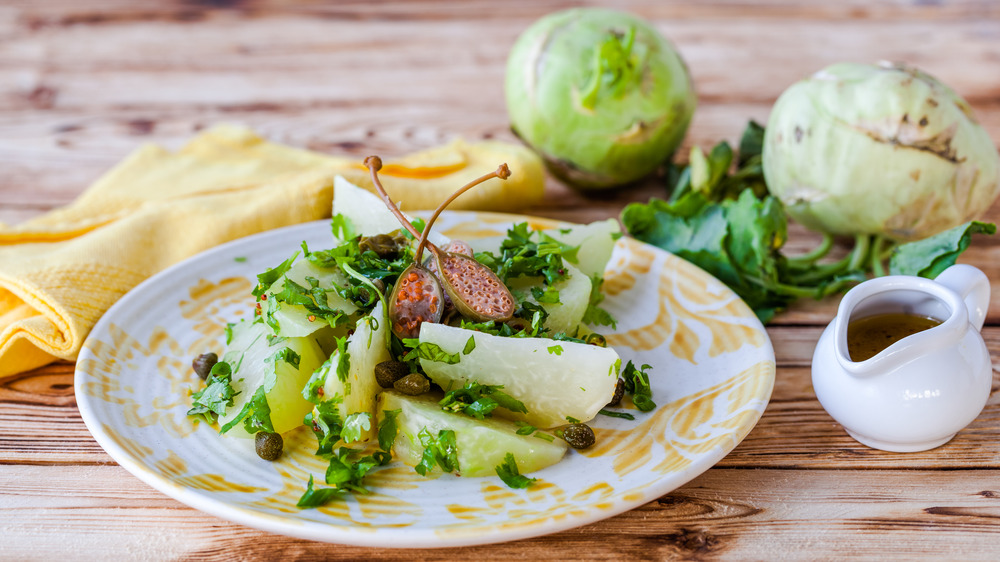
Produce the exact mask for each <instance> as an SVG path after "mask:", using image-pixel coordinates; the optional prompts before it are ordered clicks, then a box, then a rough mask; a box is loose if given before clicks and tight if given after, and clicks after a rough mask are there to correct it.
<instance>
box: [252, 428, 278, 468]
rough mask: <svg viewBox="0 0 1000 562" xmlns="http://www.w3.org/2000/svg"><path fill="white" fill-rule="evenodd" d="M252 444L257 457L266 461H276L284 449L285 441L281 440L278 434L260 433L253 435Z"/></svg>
mask: <svg viewBox="0 0 1000 562" xmlns="http://www.w3.org/2000/svg"><path fill="white" fill-rule="evenodd" d="M253 444H254V448H255V449H257V456H258V457H260V458H262V459H264V460H266V461H276V460H278V457H280V456H281V450H282V449H283V448H284V447H285V440H284V439H282V438H281V434H280V433H268V432H266V431H261V432H260V433H258V434H256V435H254V438H253Z"/></svg>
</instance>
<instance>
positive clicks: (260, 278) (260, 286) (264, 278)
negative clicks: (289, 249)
mask: <svg viewBox="0 0 1000 562" xmlns="http://www.w3.org/2000/svg"><path fill="white" fill-rule="evenodd" d="M297 257H299V253H298V252H295V253H294V254H292V257H290V258H288V259H287V260H285V261H283V262H281V263H280V264H278V266H277V267H274V268H271V269H268V270H267V271H265V272H264V273H261V274H259V275H257V286H256V287H254V290H253V296H255V297H260V296H261V295H263V294H264V291H266V290H267V289H268V287H270V286H271V285H273V284H274V282H275V281H277V280H278V279H279V278H280V277H281V276H282V275H284V274H285V273H287V272H288V270H289V269H290V268H291V267H292V262H294V261H295V258H297Z"/></svg>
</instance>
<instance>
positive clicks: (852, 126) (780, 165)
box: [764, 63, 1000, 240]
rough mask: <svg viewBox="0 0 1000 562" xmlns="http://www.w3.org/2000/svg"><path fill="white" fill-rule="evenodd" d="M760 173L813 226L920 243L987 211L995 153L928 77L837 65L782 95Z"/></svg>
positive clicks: (962, 108) (997, 163) (997, 172)
mask: <svg viewBox="0 0 1000 562" xmlns="http://www.w3.org/2000/svg"><path fill="white" fill-rule="evenodd" d="M764 175H765V178H766V181H767V185H768V189H770V191H771V192H772V193H773V194H775V195H777V196H778V197H779V198H780V199H781V200H782V202H783V203H784V204H785V206H786V208H787V210H788V213H789V214H790V215H791V216H792V217H793V218H795V219H796V220H798V221H799V222H801V223H803V224H804V225H806V226H807V227H809V228H812V229H815V230H820V231H823V232H827V233H830V234H878V235H882V236H885V237H888V238H891V239H895V240H917V239H921V238H926V237H928V236H931V235H933V234H936V233H938V232H941V231H943V230H946V229H948V228H951V227H953V226H956V225H959V224H961V223H964V222H966V221H968V220H970V219H972V218H975V217H977V216H979V215H980V214H982V213H983V212H984V211H985V210H986V209H987V208H988V207H989V206H990V204H991V203H992V202H993V200H994V199H995V198H996V197H997V194H998V189H1000V156H998V154H997V149H996V147H995V146H994V145H993V142H992V141H991V140H990V137H989V135H987V133H986V131H984V130H983V128H982V127H980V126H979V124H978V123H977V122H976V120H975V118H974V117H973V115H972V110H971V109H970V108H969V105H968V104H967V103H966V102H965V101H964V100H963V99H962V98H961V97H959V96H958V94H956V93H955V92H954V91H952V90H951V89H950V88H948V87H947V86H945V85H944V84H942V83H941V82H939V81H937V80H936V79H934V78H933V77H931V76H929V75H927V74H925V73H923V72H921V71H919V70H917V69H915V68H912V67H908V66H904V65H893V64H888V63H884V64H881V65H878V66H874V65H862V64H835V65H833V66H830V67H827V68H825V69H823V70H821V71H819V72H817V73H816V74H814V75H813V76H811V77H809V78H807V79H805V80H802V81H801V82H798V83H797V84H794V85H793V86H791V87H790V88H788V89H787V90H786V91H785V92H784V93H783V94H782V95H781V97H780V98H778V101H777V103H775V105H774V108H773V109H772V111H771V117H770V120H769V121H768V124H767V133H766V135H765V138H764Z"/></svg>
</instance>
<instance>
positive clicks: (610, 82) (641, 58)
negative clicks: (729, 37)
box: [506, 8, 695, 189]
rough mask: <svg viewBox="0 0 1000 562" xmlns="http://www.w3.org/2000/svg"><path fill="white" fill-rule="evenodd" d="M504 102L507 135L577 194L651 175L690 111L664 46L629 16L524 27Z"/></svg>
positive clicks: (551, 20)
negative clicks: (580, 190) (517, 138)
mask: <svg viewBox="0 0 1000 562" xmlns="http://www.w3.org/2000/svg"><path fill="white" fill-rule="evenodd" d="M506 95H507V111H508V113H509V114H510V120H511V126H512V127H513V129H514V132H515V133H517V134H518V135H519V136H520V137H521V138H522V139H523V140H524V142H525V143H527V144H528V145H529V146H531V147H532V148H533V149H534V150H535V151H537V152H538V153H539V154H541V156H542V157H543V158H544V159H545V160H546V162H547V164H548V165H549V168H550V169H551V170H552V171H553V172H554V173H555V174H556V175H558V176H560V177H561V178H562V179H564V180H566V181H567V182H569V183H570V184H572V185H574V186H576V187H579V188H584V189H599V188H607V187H613V186H617V185H622V184H625V183H629V182H632V181H635V180H637V179H640V178H642V177H644V176H646V175H648V174H650V173H651V172H652V171H654V170H655V169H656V168H657V167H658V166H660V165H661V164H663V163H664V162H665V161H667V160H668V159H669V158H670V156H671V155H672V154H673V152H674V150H676V149H677V146H678V145H679V144H680V143H681V140H682V139H683V138H684V133H685V132H686V131H687V127H688V124H689V123H690V121H691V116H692V114H693V113H694V108H695V94H694V89H693V87H692V85H691V79H690V77H689V76H688V72H687V68H686V67H685V66H684V62H683V61H682V60H681V58H680V56H679V55H678V54H677V52H676V50H674V48H673V47H672V46H671V45H670V43H668V42H667V40H666V39H664V38H663V36H662V35H660V34H659V33H658V32H657V31H656V30H655V29H653V27H651V26H650V25H649V24H648V23H647V22H645V21H643V20H642V19H640V18H638V17H637V16H634V15H631V14H627V13H623V12H618V11H613V10H605V9H598V8H575V9H570V10H565V11H561V12H556V13H554V14H550V15H548V16H546V17H544V18H542V19H540V20H538V21H537V22H535V23H534V24H533V25H532V26H531V27H530V28H528V29H527V30H526V31H525V32H524V33H523V34H522V35H521V36H520V37H519V38H518V40H517V42H516V43H515V44H514V48H513V49H512V50H511V53H510V57H509V58H508V60H507V77H506Z"/></svg>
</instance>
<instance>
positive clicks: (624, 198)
mask: <svg viewBox="0 0 1000 562" xmlns="http://www.w3.org/2000/svg"><path fill="white" fill-rule="evenodd" d="M570 4H571V3H570V2H549V3H545V2H541V1H538V0H506V1H501V2H495V1H494V2H487V1H484V0H470V1H466V2H457V1H456V2H449V1H444V0H409V1H407V0H394V1H386V2H362V1H355V2H339V3H322V2H318V1H317V2H307V3H304V4H299V5H291V4H289V3H286V2H283V1H280V0H263V1H255V0H246V1H240V0H195V1H190V2H183V1H180V0H157V1H147V2H133V1H131V0H92V1H89V2H78V1H75V0H49V1H45V2H37V1H33V0H5V1H4V2H0V163H2V164H0V220H2V221H5V222H18V221H21V220H25V219H28V218H30V217H33V216H37V215H39V214H41V213H43V212H45V211H47V210H49V209H52V208H54V207H57V206H60V205H63V204H66V203H68V202H70V201H71V200H73V199H74V198H75V197H76V196H77V195H79V193H80V192H81V191H82V190H83V189H85V188H86V186H87V185H88V184H89V183H90V182H91V181H93V180H94V179H95V178H97V177H98V176H99V175H100V174H101V173H102V172H103V171H104V170H107V169H108V168H109V167H111V166H112V165H113V164H114V163H116V162H117V161H118V160H120V159H121V158H123V157H124V156H125V155H126V154H127V153H128V152H129V151H131V150H132V149H133V148H135V147H136V146H137V145H139V144H140V143H144V142H150V141H151V142H157V143H162V144H165V145H167V146H169V147H177V146H179V145H180V144H181V143H182V142H183V141H184V140H185V139H188V138H190V137H191V136H192V135H193V134H194V133H195V132H196V131H198V130H200V129H202V128H204V127H206V126H208V125H210V124H213V123H216V122H221V121H225V122H237V123H244V124H248V125H251V126H253V127H255V128H256V129H257V130H259V131H260V132H262V133H263V134H264V135H265V136H267V137H269V138H272V139H274V140H277V141H280V142H285V143H288V144H291V145H295V146H300V147H308V148H311V149H315V150H321V151H328V152H332V153H338V154H350V155H357V156H363V155H366V154H369V153H380V154H386V155H392V154H402V153H404V152H408V151H411V150H414V149H418V148H424V147H428V146H433V145H437V144H440V143H442V142H443V141H446V140H448V139H451V138H453V137H455V136H459V135H461V136H464V137H466V138H471V139H479V138H499V139H505V140H513V137H512V135H511V134H510V132H509V129H508V122H507V117H506V113H505V108H504V101H503V89H502V83H503V79H504V62H505V58H506V54H507V51H508V50H509V48H510V46H511V44H512V43H513V41H514V39H515V37H516V36H517V35H518V33H519V32H520V31H522V30H523V29H524V28H525V27H526V26H527V25H529V24H530V23H531V22H532V21H534V20H535V19H536V18H538V17H540V16H542V15H544V14H545V13H548V12H550V11H553V10H555V9H558V8H562V7H567V6H569V5H570ZM620 6H621V7H624V8H628V9H631V10H633V11H635V12H638V13H640V14H642V15H643V16H645V17H647V18H649V19H650V20H652V21H653V22H655V24H656V26H657V27H658V28H659V29H660V30H661V31H662V32H663V33H664V34H666V35H667V36H668V37H669V38H670V39H671V40H672V41H673V42H674V43H675V44H676V45H677V46H678V48H679V49H680V51H681V53H682V55H683V56H684V58H685V59H686V61H687V63H688V65H689V66H690V68H691V71H692V74H693V78H694V82H695V84H696V87H697V91H698V95H699V106H698V109H697V112H696V114H695V117H694V122H693V124H692V127H691V129H690V131H689V133H688V137H687V141H686V145H685V146H689V145H690V144H691V143H695V144H698V145H700V146H702V147H706V148H707V147H710V146H711V145H712V144H714V143H715V142H716V141H718V140H720V139H729V140H730V141H731V142H735V141H736V140H738V135H739V133H740V131H741V130H742V128H743V127H744V125H745V124H746V121H747V119H749V118H754V119H757V120H761V121H763V120H766V118H767V116H768V112H769V109H770V106H771V104H772V103H773V101H774V100H775V98H776V97H777V96H778V94H780V93H781V91H782V90H783V89H784V88H785V87H787V86H788V85H790V84H791V83H793V82H794V81H796V80H798V79H799V78H801V77H804V76H806V75H808V74H810V73H812V72H814V71H816V70H818V69H820V68H822V67H824V66H826V65H827V64H830V63H833V62H838V61H857V62H869V61H876V60H880V59H888V60H903V61H907V62H910V63H913V64H915V65H917V66H919V67H921V68H923V69H924V70H926V71H929V72H930V73H932V74H934V75H936V76H937V77H939V78H940V79H941V80H943V81H944V82H945V83H947V84H949V85H951V86H952V87H953V88H954V89H955V90H957V91H958V92H959V93H960V94H961V95H963V96H964V97H965V98H966V99H967V100H968V101H969V102H970V103H971V105H972V106H973V108H974V109H975V111H976V113H977V114H978V117H979V119H980V121H981V122H982V123H983V124H984V125H985V126H986V128H987V129H988V131H989V133H990V135H991V137H992V138H993V140H994V142H995V143H1000V5H998V4H997V3H996V2H993V1H991V0H892V1H884V2H876V1H874V0H846V1H843V2H808V1H805V0H801V1H796V0H761V1H759V2H754V1H750V0H714V1H711V2H694V1H691V2H681V1H679V0H668V1H659V2H657V1H654V0H649V1H647V2H641V1H635V2H627V3H623V4H621V5H620ZM682 153H686V150H682ZM662 194H663V188H662V186H661V185H659V184H657V182H655V181H650V182H647V183H646V184H643V185H641V186H638V187H636V188H633V189H629V190H624V191H619V192H616V193H613V194H610V195H606V196H602V197H590V198H588V197H583V196H581V195H578V194H576V193H574V192H571V191H569V190H568V189H566V188H565V187H563V186H561V185H559V184H558V183H557V182H555V181H553V180H551V179H550V180H549V182H548V185H547V195H546V198H545V201H544V202H543V203H542V204H541V205H540V206H538V207H535V208H532V209H528V212H530V213H532V214H536V215H541V216H548V217H554V218H559V219H565V220H571V221H578V222H583V221H590V220H594V219H600V218H606V217H612V216H617V214H618V213H619V211H620V210H621V209H622V207H623V206H624V205H625V204H626V203H628V202H631V201H645V200H648V198H649V197H650V196H654V195H662ZM987 218H988V219H990V220H994V221H996V220H998V219H1000V207H997V206H995V207H994V209H993V210H992V211H991V212H990V213H989V216H988V217H987ZM791 238H792V241H791V242H790V246H789V247H790V248H791V249H792V250H793V251H794V250H795V249H804V248H807V247H809V246H810V245H811V244H812V243H814V242H815V241H816V240H817V238H816V237H815V236H814V235H812V234H809V233H807V232H805V231H804V230H802V229H798V228H797V229H793V231H792V236H791ZM962 261H965V262H967V263H972V264H975V265H977V266H979V267H981V268H983V269H984V270H986V271H987V273H988V274H989V275H990V277H991V278H992V279H993V280H994V286H993V289H994V291H993V294H994V297H993V306H992V309H991V314H990V317H989V319H988V322H987V326H986V328H984V330H983V334H984V336H985V338H986V342H987V344H988V346H989V348H990V351H991V353H993V354H994V356H995V357H996V356H997V355H1000V242H998V241H995V240H990V239H987V238H978V239H976V241H975V243H974V246H973V248H972V249H971V250H969V251H968V252H967V254H966V255H965V256H964V257H963V260H962ZM836 304H837V299H835V298H834V299H829V300H826V301H823V302H808V303H802V304H801V305H797V306H796V307H794V308H793V309H792V310H790V311H788V312H786V313H784V314H782V315H780V316H778V317H777V319H776V320H775V321H774V322H773V323H772V324H771V325H770V326H769V327H768V332H769V334H770V336H771V339H772V341H773V343H774V348H775V353H776V356H777V364H778V371H777V379H776V384H775V387H774V393H773V396H772V398H771V402H770V404H769V406H768V407H767V410H766V411H765V413H764V415H763V417H762V418H761V420H760V422H759V423H758V425H757V426H756V428H755V429H754V430H753V431H752V432H751V433H750V434H749V436H748V437H747V438H746V439H745V440H744V441H743V442H742V443H741V444H740V445H739V446H738V447H737V448H736V449H735V450H734V451H733V452H732V453H731V454H729V455H728V456H727V457H726V458H724V459H723V460H722V461H721V462H719V464H718V465H717V466H716V467H714V468H712V469H711V470H709V471H708V472H706V473H704V474H703V475H701V476H699V477H698V478H696V479H694V480H693V481H691V482H690V483H689V484H687V485H686V486H683V487H681V488H679V489H677V490H675V491H674V492H672V493H670V494H668V495H666V496H663V497H662V498H660V499H658V500H657V501H654V502H651V503H649V504H647V505H644V506H642V507H640V508H638V509H635V510H633V511H631V512H628V513H624V514H622V515H619V516H616V517H613V518H610V519H607V520H605V521H602V522H599V523H595V524H592V525H588V526H585V527H582V528H578V529H573V530H570V531H565V532H562V533H559V534H555V535H551V536H545V537H539V538H535V539H530V540H523V541H517V542H513V543H506V544H499V545H490V546H482V547H474V548H463V549H444V550H424V551H405V550H394V549H391V548H388V547H389V546H391V545H386V546H387V547H386V548H379V549H368V548H355V547H341V546H332V545H327V544H321V543H313V542H309V541H303V540H298V539H291V538H287V537H283V536H278V535H271V534H268V533H264V532H261V531H257V530H255V529H251V528H247V527H243V526H240V525H236V524H231V523H228V522H226V521H223V520H220V519H217V518H215V517H212V516H209V515H206V514H204V513H201V512H199V511H196V510H194V509H191V508H188V507H186V506H184V505H182V504H180V503H178V502H176V501H174V500H172V499H170V498H168V497H166V496H164V495H163V494H161V493H159V492H157V491H155V490H153V489H152V488H150V487H149V486H147V485H145V484H143V483H142V482H140V481H139V480H138V479H137V478H135V477H133V476H132V475H130V474H129V473H128V472H126V471H125V470H124V469H123V468H121V467H119V466H118V465H117V464H115V463H114V462H113V461H112V460H111V459H110V457H109V456H108V455H107V454H106V453H105V452H104V451H103V450H102V449H101V448H100V447H99V446H98V445H97V443H96V442H95V441H94V440H93V438H92V437H91V435H90V433H89V432H88V431H87V428H86V427H85V426H84V424H83V421H82V420H81V418H80V414H79V412H78V410H77V407H76V402H75V399H74V395H73V365H72V364H68V363H62V364H54V365H50V366H48V367H44V368H41V369H38V370H35V371H32V372H28V373H23V374H19V375H15V376H10V377H7V378H4V379H0V534H2V539H0V558H2V559H26V558H41V559H49V560H51V559H58V558H60V557H67V556H69V557H72V558H73V559H111V558H123V559H166V558H208V559H211V558H219V559H228V558H232V557H245V558H256V557H261V558H267V557H271V556H276V555H278V554H280V555H281V556H282V557H284V558H295V557H303V558H310V557H316V558H319V557H344V558H352V559H354V558H357V559H368V558H390V559H393V558H395V559H413V558H448V559H455V558H458V559H466V558H477V559H509V558H529V559H535V558H546V559H551V558H653V559H661V558H667V557H691V558H705V559H712V558H730V559H779V558H797V559H803V558H804V559H829V558H845V557H861V558H875V557H892V558H922V557H927V558H930V557H934V558H948V559H956V558H978V559H991V558H992V559H995V558H996V557H997V556H998V550H997V545H998V544H1000V397H998V396H997V393H996V392H994V394H993V395H992V396H991V399H990V401H989V403H988V405H987V406H986V409H985V410H984V411H983V413H982V414H981V415H980V416H979V418H978V419H977V420H976V421H975V422H973V423H972V425H971V426H969V427H968V428H967V429H965V430H964V431H962V432H960V433H959V435H958V436H957V437H956V438H955V439H954V440H953V441H951V442H950V443H948V444H947V445H945V446H943V447H940V448H937V449H934V450H931V451H927V452H923V453H911V454H894V453H886V452H880V451H876V450H873V449H869V448H866V447H864V446H862V445H860V444H858V443H857V442H855V441H853V440H852V439H851V438H850V437H848V436H847V435H846V434H845V433H844V431H843V429H842V428H841V427H840V426H839V425H838V424H837V423H836V422H834V421H833V420H832V419H831V418H830V417H829V416H828V415H827V414H826V412H825V411H824V410H823V409H822V407H821V406H820V404H819V402H817V400H816V397H815V395H814V393H813V391H812V388H811V384H810V370H809V365H810V358H811V355H812V351H813V347H814V345H815V343H816V340H817V338H818V336H819V334H820V331H821V330H822V328H823V326H824V325H825V324H826V323H828V322H829V321H830V320H831V318H832V317H833V314H834V311H835V307H836ZM997 387H998V383H997V382H996V380H995V382H994V385H993V388H994V391H995V390H996V389H997Z"/></svg>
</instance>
